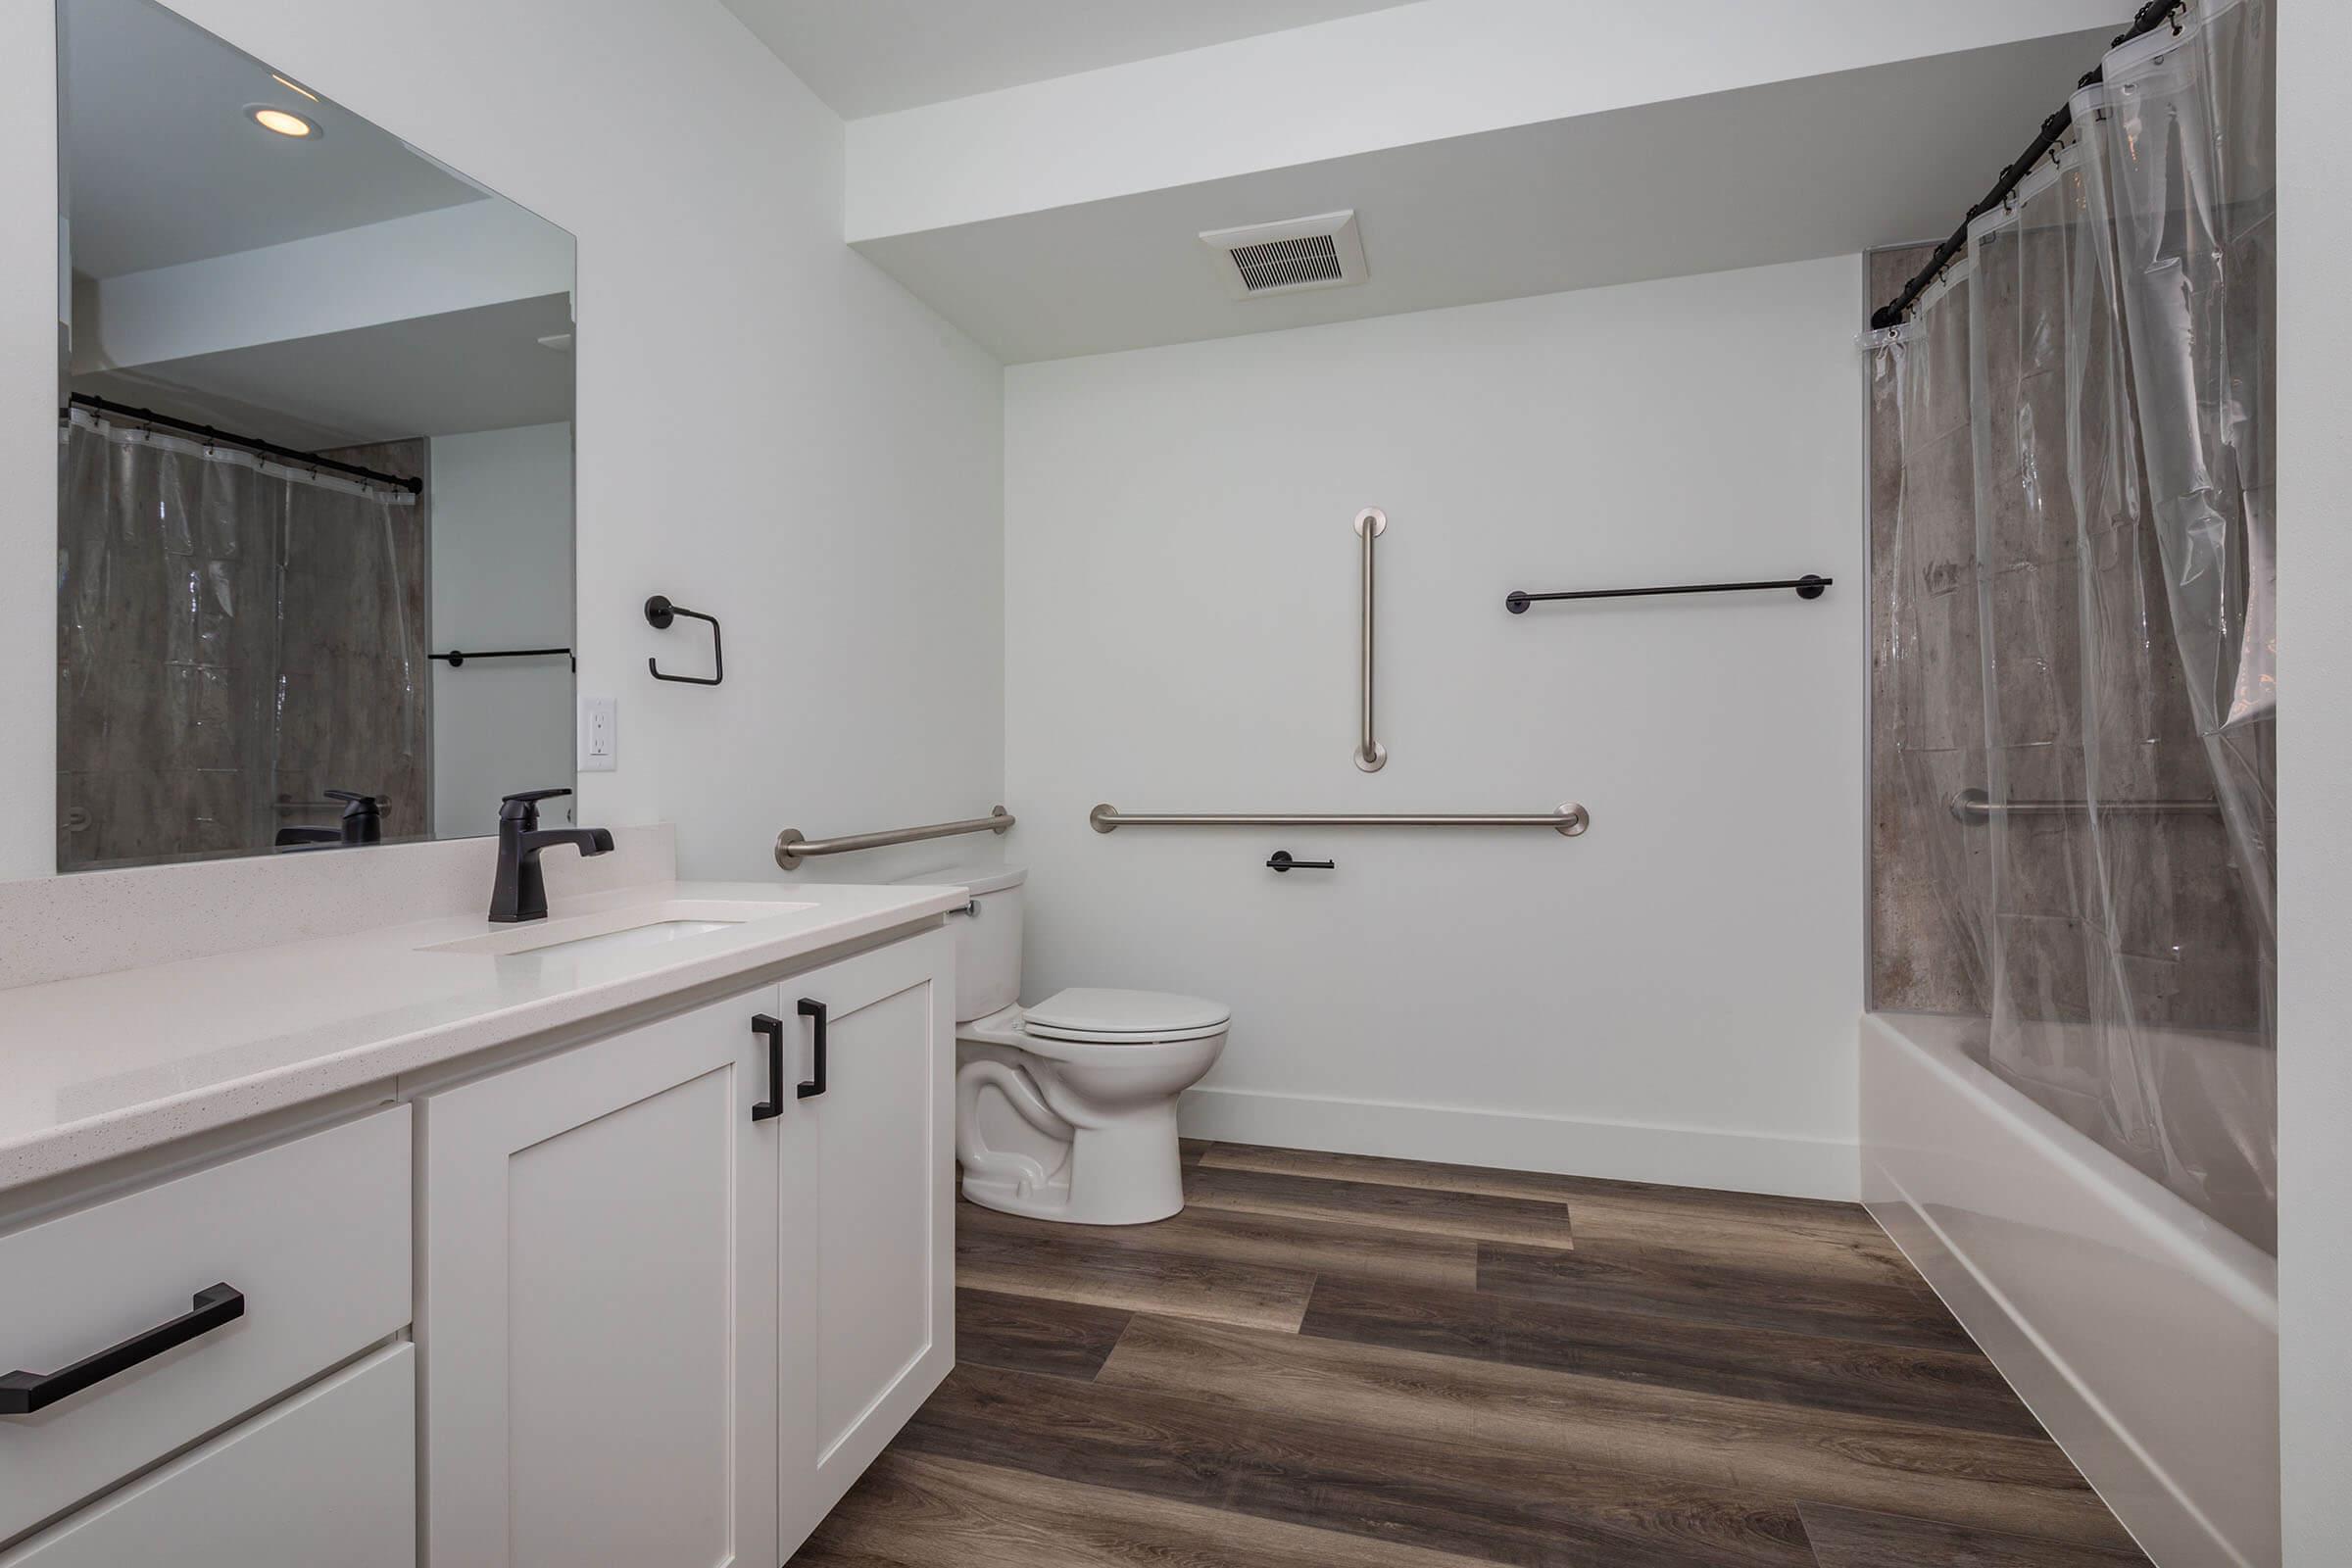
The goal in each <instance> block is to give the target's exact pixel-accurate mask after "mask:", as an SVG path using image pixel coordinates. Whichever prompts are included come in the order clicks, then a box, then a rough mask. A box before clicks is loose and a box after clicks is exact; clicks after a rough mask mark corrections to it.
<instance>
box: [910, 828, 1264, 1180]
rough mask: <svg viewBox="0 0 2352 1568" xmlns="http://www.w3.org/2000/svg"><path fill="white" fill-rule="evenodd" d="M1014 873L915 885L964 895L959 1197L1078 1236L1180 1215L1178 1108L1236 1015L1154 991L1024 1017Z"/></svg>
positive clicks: (931, 875) (1057, 998)
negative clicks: (1090, 1228)
mask: <svg viewBox="0 0 2352 1568" xmlns="http://www.w3.org/2000/svg"><path fill="white" fill-rule="evenodd" d="M1026 878H1027V873H1026V872H1025V871H1022V870H1020V869H1018V868H1017V867H1012V866H999V865H986V866H959V867H956V868H954V869H950V870H946V871H932V872H927V873H925V874H923V875H921V876H911V877H908V878H907V879H906V880H907V881H909V882H927V883H933V884H944V885H947V886H951V887H961V888H963V889H964V890H965V891H966V892H967V893H968V894H969V895H970V899H971V903H970V905H969V907H968V909H967V910H966V911H965V912H962V913H958V914H956V915H953V916H951V917H950V920H949V924H950V926H951V927H952V928H953V929H954V930H955V932H956V1162H957V1163H958V1164H959V1165H961V1166H962V1168H963V1196H964V1197H966V1198H968V1199H970V1200H971V1201H973V1202H975V1203H980V1204H984V1205H985V1206H987V1207H989V1208H998V1209H1003V1210H1005V1212H1006V1213H1009V1214H1026V1215H1029V1216H1030V1217H1031V1218H1034V1219H1052V1220H1063V1221H1067V1222H1069V1223H1071V1224H1077V1225H1142V1224H1147V1223H1149V1222H1150V1221H1152V1220H1155V1219H1166V1218H1167V1217H1168V1216H1169V1215H1171V1214H1174V1213H1176V1212H1177V1211H1179V1210H1180V1209H1182V1208H1183V1207H1184V1179H1183V1175H1182V1172H1181V1171H1180V1170H1179V1168H1178V1164H1177V1157H1176V1100H1177V1097H1178V1096H1179V1095H1182V1094H1183V1093H1184V1092H1185V1091H1186V1090H1187V1089H1190V1088H1191V1087H1192V1086H1193V1085H1194V1084H1196V1083H1199V1082H1200V1081H1201V1075H1202V1074H1204V1073H1206V1072H1207V1071H1208V1069H1209V1068H1210V1067H1211V1066H1213V1065H1214V1064H1215V1063H1216V1059H1217V1057H1218V1055H1219V1054H1221V1053H1222V1052H1223V1051H1224V1050H1225V1030H1226V1025H1227V1021H1228V1020H1229V1019H1230V1018H1231V1017H1232V1011H1231V1009H1230V1008H1228V1007H1226V1006H1225V1005H1222V1004H1220V1003H1215V1002H1203V1001H1201V999H1200V998H1198V997H1178V996H1170V995H1168V994H1166V993H1164V992H1158V991H1105V990H1098V989H1094V988H1089V987H1073V988H1071V989H1069V990H1066V991H1059V992H1056V993H1054V995H1053V996H1051V997H1048V998H1047V999H1046V1000H1045V1001H1044V1002H1041V1003H1039V1004H1038V1005H1036V1006H1034V1007H1028V1008H1024V1007H1022V1006H1021V1005H1020V1003H1019V998H1020V983H1021V884H1022V883H1023V881H1024V880H1026Z"/></svg>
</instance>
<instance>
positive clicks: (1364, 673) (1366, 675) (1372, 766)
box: [1355, 507, 1389, 773]
mask: <svg viewBox="0 0 2352 1568" xmlns="http://www.w3.org/2000/svg"><path fill="white" fill-rule="evenodd" d="M1388 526H1389V515H1388V514H1387V513H1385V512H1383V511H1381V510H1380V509H1379V508H1378V507H1366V508H1365V509H1364V510H1363V511H1361V512H1359V513H1357V514H1356V515H1355V536H1356V537H1357V538H1359V539H1361V540H1362V541H1363V542H1364V637H1363V661H1362V667H1361V671H1360V678H1361V681H1362V686H1361V691H1362V703H1361V705H1360V717H1361V719H1362V722H1361V725H1360V731H1361V734H1360V737H1359V738H1358V739H1357V741H1356V744H1355V765H1356V766H1357V767H1360V768H1362V769H1363V770H1364V771H1365V772H1367V773H1377V772H1379V771H1380V770H1381V769H1382V768H1383V767H1385V766H1387V765H1388V760H1389V749H1388V748H1387V747H1385V746H1383V745H1381V744H1380V742H1378V741H1377V740H1374V739H1373V738H1372V541H1373V540H1375V539H1377V538H1379V537H1380V536H1381V535H1382V534H1383V533H1385V532H1387V531H1388Z"/></svg>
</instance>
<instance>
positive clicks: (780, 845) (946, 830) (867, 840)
mask: <svg viewBox="0 0 2352 1568" xmlns="http://www.w3.org/2000/svg"><path fill="white" fill-rule="evenodd" d="M1012 824H1013V815H1012V813H1011V812H1010V811H1007V810H1006V809H1005V808H1004V807H1002V806H999V807H996V808H994V809H991V810H990V811H989V813H988V814H987V815H986V816H967V817H965V818H963V819H962V820H961V821H956V822H927V823H925V824H923V825H922V826H921V827H894V828H891V829H888V830H887V831H885V832H881V833H851V834H847V835H845V836H843V837H841V838H837V839H812V838H806V837H804V836H803V835H802V833H801V830H800V829H799V828H797V827H788V828H786V829H785V830H784V831H783V832H781V833H779V834H777V835H776V863H777V864H778V865H780V866H782V867H783V868H784V869H785V870H787V871H797V870H799V869H800V865H801V862H802V861H803V860H806V859H809V858H811V857H813V856H818V855H848V854H851V853H853V852H854V851H858V850H881V849H888V848H889V847H890V846H891V845H893V844H919V843H921V842H922V841H923V840H924V839H945V838H954V837H955V836H956V834H958V833H1003V832H1005V830H1006V829H1008V828H1010V827H1011V826H1012ZM967 912H968V911H967Z"/></svg>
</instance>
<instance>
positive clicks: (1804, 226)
mask: <svg viewBox="0 0 2352 1568" xmlns="http://www.w3.org/2000/svg"><path fill="white" fill-rule="evenodd" d="M2110 30H2112V29H2106V30H2102V31H2097V32H2089V33H2066V34H2059V35H2056V36H2053V37H2048V38H2038V39H2034V40H2033V41H2031V42H2025V43H2013V44H2005V45H2002V46H1999V47H1997V48H1989V49H1977V50H1970V51H1966V52H1962V53H1958V54H1945V55H1934V56H1930V57H1927V58H1924V59H1915V60H1906V61H1902V62H1900V63H1898V64H1893V65H1887V66H1882V67H1877V68H1873V69H1869V70H1861V71H1847V72H1838V73H1830V74H1827V75H1821V76H1810V77H1805V78H1801V79H1798V80H1793V81H1782V82H1775V83H1771V84H1769V85H1764V86H1758V87H1750V88H1743V89H1740V90H1738V91H1732V92H1721V93H1712V94H1707V95H1703V96H1700V97H1694V98H1684V99H1679V100H1675V101H1673V102H1669V103H1659V104H1645V105H1642V106H1640V107H1637V108H1632V109H1624V110H1617V111H1613V112H1610V113H1606V114H1598V115H1586V116H1580V117H1578V118H1575V119H1571V120H1560V121H1551V122H1546V123H1540V124H1531V125H1522V126H1517V127H1513V128H1511V129H1508V130H1497V131H1491V132H1487V133H1484V134H1480V135H1472V136H1457V137H1451V138H1447V139H1445V140H1439V141H1429V142H1421V143H1417V144H1413V145H1409V146H1403V147H1396V148H1390V149H1385V150H1383V151H1379V152H1373V153H1366V154H1362V155H1359V156H1357V157H1353V158H1342V159H1335V160H1330V161H1326V162H1321V163H1312V164H1300V165H1294V166H1291V167H1288V168H1282V169H1272V170H1265V171H1261V172H1253V173H1248V174H1239V175H1235V176H1233V177H1230V178H1226V179H1218V180H1209V181H1204V182H1201V183H1198V184H1191V185H1180V186H1174V187H1170V188H1165V189H1159V190H1152V191H1146V192H1141V193H1137V194H1133V195H1127V196H1120V197H1116V198H1112V199H1109V200H1104V201H1096V202H1085V203H1080V204H1077V205H1073V206H1064V207H1056V208H1053V209H1051V210H1047V211H1041V212H1034V213H1026V214H1022V215H1019V216H1016V217H1009V218H1001V219H993V220H988V221H981V222H974V223H964V224H958V225H955V226H952V227H945V228H935V229H927V230H922V231H918V232H914V233H908V234H898V235H891V236H888V237H885V238H880V239H872V240H864V241H860V242H859V243H858V249H859V250H860V251H862V252H864V253H865V254H866V255H867V256H869V257H871V258H873V259H874V260H875V261H876V262H878V263H880V264H881V266H882V267H883V268H884V269H885V270H888V271H889V272H890V273H892V274H893V275H894V276H896V277H897V278H898V279H899V280H900V281H901V282H903V283H905V284H906V285H907V288H909V289H910V290H912V291H913V292H914V293H915V294H916V295H917V296H919V297H920V298H921V299H923V300H924V301H926V302H928V303H929V304H930V305H931V306H932V307H933V308H934V309H936V310H938V311H939V312H940V313H941V314H942V315H943V316H945V317H947V318H948V319H950V320H952V321H954V322H956V324H957V325H958V326H960V327H962V328H963V329H964V330H965V331H967V332H969V333H971V334H972V336H973V337H975V338H976V339H978V340H979V341H980V343H981V344H982V345H983V346H985V347H986V348H988V349H989V350H990V351H991V352H992V353H994V354H995V355H996V356H997V357H998V358H1000V359H1002V360H1004V361H1005V363H1007V364H1020V363H1023V362H1027V361H1034V360H1052V359H1062V358H1067V357H1070V356H1073V355H1082V354H1101V353H1106V352H1111V351H1115V350H1120V349H1129V348H1140V347H1145V346H1149V345H1153V344H1164V343H1180V342H1190V341H1195V340H1199V339H1203V338H1214V337H1229V336H1234V335H1237V334H1240V333H1245V332H1261V331H1268V330H1275V329H1280V328H1286V327H1297V326H1309V325H1314V324H1318V323H1321V322H1328V321H1340V320H1351V319H1357V318H1361V317H1370V316H1387V315H1393V314H1396V313H1397V312H1402V311H1425V310H1433V309H1438V308H1441V307H1445V306H1451V305H1466V304H1473V303H1477V302H1480V301H1486V300H1499V299H1513V298H1519V297H1522V296H1526V295H1531V294H1547V293H1555V292H1559V291H1562V290H1566V289H1573V288H1591V287H1595V286H1600V285H1605V284H1611V283H1624V282H1633V281H1637V280H1640V279H1643V278H1654V277H1667V276H1680V275H1687V274H1691V273H1697V272H1714V271H1728V270H1734V269H1737V268H1744V267H1761V266H1767V265H1771V264H1774V263H1780V262H1793V261H1803V260H1809V259H1812V258H1816V257H1825V256H1851V255H1853V254H1855V253H1857V252H1859V251H1863V250H1866V249H1869V248H1872V247H1874V246H1880V245H1892V244H1903V243H1909V242H1913V241H1917V240H1922V239H1934V238H1939V237H1941V236H1942V235H1944V234H1946V233H1949V232H1950V231H1951V228H1952V226H1953V225H1954V224H1955V223H1957V222H1958V221H1959V220H1960V218H1961V215H1962V214H1963V213H1965V212H1966V211H1967V209H1968V207H1969V205H1970V203H1972V202H1974V201H1975V200H1976V199H1977V198H1978V197H1980V196H1982V195H1983V194H1984V193H1985V189H1986V187H1988V186H1989V185H1990V184H1991V183H1992V181H1993V179H1994V178H1995V177H1996V176H1997V175H1998V173H1999V172H2000V171H2001V169H2002V167H2003V166H2004V165H2006V164H2007V163H2008V162H2009V161H2010V160H2011V159H2012V158H2014V157H2015V156H2016V155H2017V151H2018V149H2019V148H2020V147H2021V146H2023V145H2024V144H2025V142H2027V141H2028V140H2030V139H2031V138H2032V136H2033V133H2034V127H2035V126H2036V125H2037V124H2039V123H2040V122H2041V118H2042V117H2043V116H2044V115H2046V114H2047V113H2049V110H2050V108H2051V106H2052V105H2054V104H2057V103H2060V102H2062V101H2064V99H2065V97H2066V95H2067V92H2068V90H2069V89H2070V88H2071V87H2072V86H2073V85H2074V81H2075V78H2076V77H2077V76H2078V75H2079V74H2080V73H2082V69H2083V65H2084V63H2085V62H2086V61H2095V60H2096V59H2098V57H2099V53H2100V50H2101V48H2102V47H2103V46H2104V42H2105V38H2106V36H2107V31H2110ZM1348 208H1351V209H1353V210H1354V211H1355V213H1356V215H1357V218H1358V221H1359V222H1360V224H1361V229H1362V235H1363V243H1364V251H1365V255H1366V258H1367V260H1368V262H1369V264H1370V270H1371V280H1370V281H1369V282H1367V283H1364V284H1360V285H1357V286H1353V287H1348V288H1333V289H1323V290H1315V291H1309V292H1304V293H1299V294H1291V295H1282V296H1274V297H1269V298H1264V299H1254V300H1252V299H1239V300H1237V299H1235V298H1233V297H1232V296H1231V294H1230V293H1229V292H1228V291H1227V289H1226V288H1225V286H1224V284H1223V282H1222V281H1221V279H1220V277H1219V275H1218V274H1217V273H1216V271H1215V270H1213V269H1212V268H1211V267H1210V266H1209V263H1208V260H1207V258H1206V255H1205V253H1204V250H1203V247H1202V246H1201V243H1200V241H1199V240H1198V239H1197V238H1196V235H1198V234H1199V233H1200V232H1201V230H1204V229H1212V228H1224V227H1229V226H1233V225H1237V224H1243V223H1257V222H1268V221H1276V220H1280V219H1289V218H1299V217H1303V216H1305V215H1308V214H1314V213H1328V212H1336V211H1339V210H1341V209H1348ZM1873 303H1874V304H1877V303H1881V302H1876V301H1874V302H1873ZM1855 325H1856V329H1857V330H1859V329H1860V327H1861V325H1862V322H1861V320H1860V319H1857V320H1856V322H1855Z"/></svg>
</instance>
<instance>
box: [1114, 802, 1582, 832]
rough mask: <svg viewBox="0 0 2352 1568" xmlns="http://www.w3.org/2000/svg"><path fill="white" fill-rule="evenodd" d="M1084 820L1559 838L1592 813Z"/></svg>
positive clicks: (1570, 808)
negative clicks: (1525, 833) (1518, 832)
mask: <svg viewBox="0 0 2352 1568" xmlns="http://www.w3.org/2000/svg"><path fill="white" fill-rule="evenodd" d="M1086 819H1087V820H1088V821H1089V822H1092V823H1093V824H1094V825H1095V831H1096V832H1098V833H1110V832H1114V831H1116V830H1117V829H1119V828H1123V827H1547V828H1550V829H1552V830H1553V831H1554V832H1557V833H1558V834H1560V835H1561V836H1562V837H1563V838H1571V839H1572V838H1575V837H1576V836H1577V835H1578V834H1580V833H1582V832H1584V831H1585V829H1587V828H1589V827H1591V826H1592V825H1593V816H1592V813H1591V812H1589V811H1587V810H1586V809H1584V808H1583V807H1581V806H1579V805H1577V804H1576V803H1575V802H1574V801H1570V802H1569V803H1568V804H1567V805H1565V806H1562V807H1560V808H1559V809H1557V810H1553V811H1547V812H1544V814H1542V815H1536V814H1533V813H1529V814H1519V813H1505V812H1494V813H1489V812H1474V813H1470V814H1467V815H1451V816H1422V815H1409V814H1392V813H1383V814H1380V815H1372V816H1348V815H1315V814H1305V815H1259V814H1256V813H1230V814H1229V813H1223V812H1206V813H1202V812H1184V813H1180V812H1165V811H1122V810H1120V809H1117V808H1116V807H1113V806H1110V805H1107V804H1105V805H1103V806H1098V807H1096V808H1095V809H1093V810H1091V811H1089V812H1087V813H1086Z"/></svg>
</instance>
